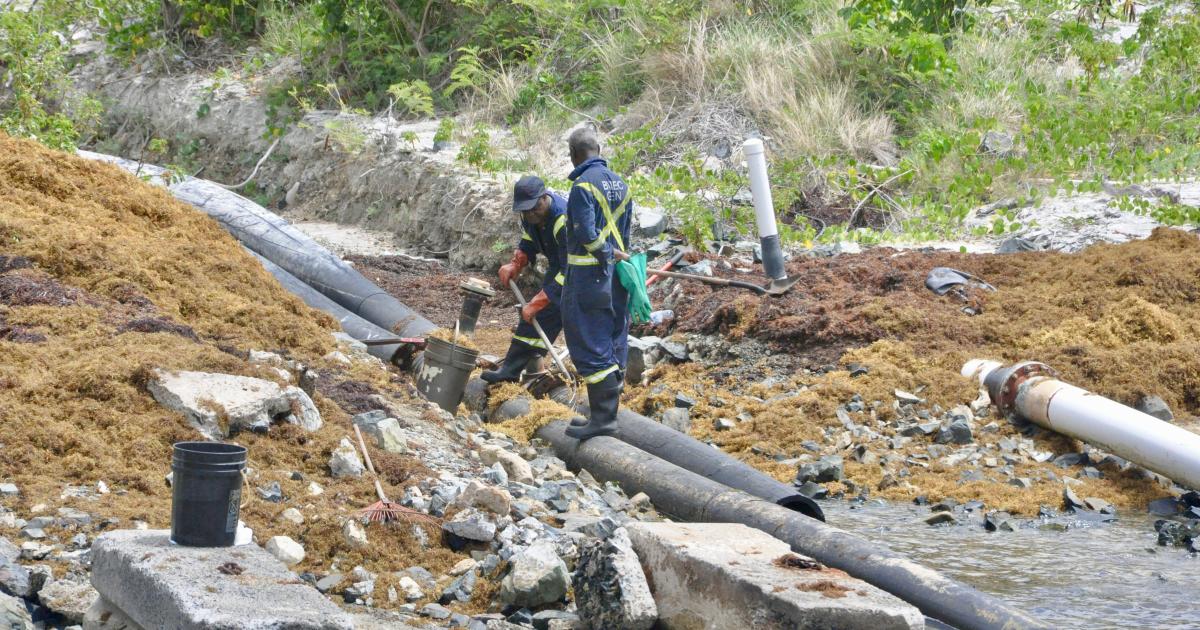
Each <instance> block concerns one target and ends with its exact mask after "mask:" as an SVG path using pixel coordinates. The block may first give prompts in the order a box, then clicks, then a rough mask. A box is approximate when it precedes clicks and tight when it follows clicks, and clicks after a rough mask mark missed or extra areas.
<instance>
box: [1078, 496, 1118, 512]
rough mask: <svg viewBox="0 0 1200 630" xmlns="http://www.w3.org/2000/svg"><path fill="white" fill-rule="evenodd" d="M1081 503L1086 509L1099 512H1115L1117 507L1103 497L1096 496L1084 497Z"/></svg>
mask: <svg viewBox="0 0 1200 630" xmlns="http://www.w3.org/2000/svg"><path fill="white" fill-rule="evenodd" d="M1083 505H1084V507H1086V508H1087V509H1089V510H1091V511H1093V512H1100V513H1101V514H1115V513H1116V512H1117V508H1115V507H1113V504H1111V503H1109V502H1108V501H1105V500H1104V499H1098V498H1096V497H1087V498H1085V499H1084V500H1083Z"/></svg>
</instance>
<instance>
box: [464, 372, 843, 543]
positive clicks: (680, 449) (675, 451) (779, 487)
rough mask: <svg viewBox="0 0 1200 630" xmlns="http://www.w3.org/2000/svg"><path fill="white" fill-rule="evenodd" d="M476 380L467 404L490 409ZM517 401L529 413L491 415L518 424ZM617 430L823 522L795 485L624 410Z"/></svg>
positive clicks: (559, 397) (561, 394)
mask: <svg viewBox="0 0 1200 630" xmlns="http://www.w3.org/2000/svg"><path fill="white" fill-rule="evenodd" d="M476 380H478V381H479V384H468V387H467V390H468V392H471V393H470V394H468V396H467V400H468V403H469V404H470V403H471V402H475V403H476V404H478V402H477V401H479V400H484V401H485V403H484V405H483V407H480V408H486V395H483V396H481V394H480V392H482V391H486V389H485V388H486V387H487V384H486V383H484V382H483V381H482V380H481V379H476ZM570 396H571V391H570V389H569V388H566V387H560V388H558V389H555V390H554V391H552V392H550V398H552V399H554V400H556V401H558V402H560V403H563V404H567V405H569V401H570ZM516 400H518V401H520V400H524V402H523V403H516V404H517V405H522V404H523V405H524V409H525V411H523V412H521V413H513V412H514V411H517V410H519V409H520V408H521V407H505V406H503V405H502V406H501V407H500V408H498V409H497V410H495V411H493V415H496V416H498V417H501V418H514V417H517V416H521V415H524V414H525V413H528V406H529V402H528V400H527V399H521V398H518V399H516ZM506 404H507V403H506ZM575 409H576V411H578V412H579V413H581V414H583V415H584V416H587V415H588V414H589V412H590V408H589V406H588V404H587V400H586V399H584V400H582V401H579V402H578V403H577V404H576V406H575ZM617 429H618V431H617V437H618V438H619V439H620V440H621V441H623V442H625V443H627V444H630V445H632V446H634V447H637V448H640V449H642V450H644V451H646V452H648V453H652V454H653V455H654V456H655V457H661V458H662V459H664V460H666V461H667V462H670V463H672V464H675V465H676V466H679V467H681V468H684V469H687V470H690V471H692V472H694V473H696V474H698V475H701V476H703V477H705V478H707V479H712V480H713V481H716V482H718V483H721V484H724V485H726V486H729V487H730V488H736V489H738V490H743V491H745V492H748V493H750V494H752V495H754V496H756V497H759V498H760V499H765V500H767V501H770V502H772V503H775V504H778V505H781V506H783V507H785V508H787V509H789V510H794V511H796V512H800V513H801V514H804V515H806V516H809V517H812V518H815V519H818V520H822V521H823V520H825V514H824V512H822V510H821V506H820V505H818V504H817V502H816V501H813V500H812V499H810V498H809V497H806V496H804V495H802V494H800V493H799V492H796V489H795V488H793V487H792V486H791V485H789V484H786V483H781V482H779V481H777V480H775V479H774V478H772V477H770V476H768V475H767V474H765V473H763V472H762V471H760V470H758V469H757V468H754V467H753V466H751V465H749V464H747V463H746V462H743V461H742V460H740V459H737V458H736V457H733V456H732V455H729V454H728V453H726V452H724V451H722V450H720V449H716V448H713V447H711V446H709V445H707V444H705V443H704V442H701V441H699V440H697V439H695V438H693V437H691V436H690V435H687V434H685V433H680V432H679V431H676V430H674V429H672V428H670V427H667V426H664V425H662V424H661V423H658V422H655V421H653V420H651V419H649V418H647V417H645V416H643V415H640V414H637V413H634V412H633V411H630V410H628V409H622V410H620V411H619V412H618V413H617Z"/></svg>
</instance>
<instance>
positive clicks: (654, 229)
mask: <svg viewBox="0 0 1200 630" xmlns="http://www.w3.org/2000/svg"><path fill="white" fill-rule="evenodd" d="M633 218H634V221H635V222H636V225H637V233H638V234H639V235H641V236H642V238H654V237H656V236H658V235H659V234H662V233H663V231H665V230H666V229H667V215H666V214H665V213H664V212H663V211H662V209H661V208H657V207H655V206H648V205H645V204H640V203H638V204H634V206H633Z"/></svg>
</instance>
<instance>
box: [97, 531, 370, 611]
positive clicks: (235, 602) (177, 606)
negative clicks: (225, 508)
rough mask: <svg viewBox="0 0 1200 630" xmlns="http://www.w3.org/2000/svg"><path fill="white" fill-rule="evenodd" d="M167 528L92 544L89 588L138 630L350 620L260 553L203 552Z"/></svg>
mask: <svg viewBox="0 0 1200 630" xmlns="http://www.w3.org/2000/svg"><path fill="white" fill-rule="evenodd" d="M169 537H170V532H169V531H167V530H144V531H138V530H120V531H114V532H108V533H105V534H103V535H101V536H100V537H98V538H97V539H96V541H95V543H94V544H93V546H92V585H93V586H95V587H96V590H97V591H99V593H100V595H101V596H102V597H103V598H104V599H105V600H107V601H108V602H110V603H111V604H112V605H113V606H115V607H116V608H118V609H119V610H120V611H121V612H123V613H124V614H125V615H126V616H128V617H129V618H130V619H131V620H132V621H133V622H135V623H136V624H137V625H139V626H141V627H143V628H174V629H177V630H192V629H195V630H199V629H201V628H205V629H211V630H274V629H279V628H288V629H289V630H335V629H339V628H352V627H353V622H352V621H351V618H350V616H349V615H347V614H346V613H345V612H343V611H342V610H341V609H340V608H338V607H337V606H335V605H334V604H333V602H331V601H329V600H328V599H325V597H323V596H322V595H321V594H320V593H319V592H318V591H317V589H315V588H313V587H311V586H309V585H307V584H305V583H304V582H302V581H300V579H299V578H297V577H296V575H295V574H294V573H292V572H291V571H288V570H287V568H286V567H284V566H283V564H282V563H280V562H279V561H278V560H276V559H275V558H274V557H272V556H271V554H269V553H267V552H266V551H265V550H263V549H262V548H260V547H257V546H254V545H245V546H242V547H224V548H216V549H206V548H199V547H180V546H178V545H172V544H171V543H170V542H169V540H168V539H169Z"/></svg>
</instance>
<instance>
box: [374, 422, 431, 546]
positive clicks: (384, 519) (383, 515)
mask: <svg viewBox="0 0 1200 630" xmlns="http://www.w3.org/2000/svg"><path fill="white" fill-rule="evenodd" d="M354 435H356V436H358V447H359V448H360V449H362V453H363V459H365V460H366V461H367V470H369V471H371V476H372V477H373V478H374V480H375V494H377V495H379V500H378V501H376V502H374V503H372V504H371V505H368V506H367V507H365V508H363V509H362V511H360V512H359V515H360V516H362V517H363V518H364V519H366V520H367V521H368V522H371V523H391V522H394V521H406V522H410V523H411V522H413V521H425V522H427V523H434V524H436V523H437V522H438V520H437V519H436V518H434V517H432V516H430V515H428V514H425V513H424V512H421V511H419V510H414V509H412V508H410V507H405V506H403V505H400V504H399V503H394V502H392V501H388V498H387V495H386V494H384V493H383V484H381V483H379V475H378V474H377V473H376V472H375V465H374V464H372V463H371V454H370V453H368V452H367V443H366V442H365V441H364V440H363V436H362V431H361V430H360V429H359V428H358V425H357V424H356V425H354Z"/></svg>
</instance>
